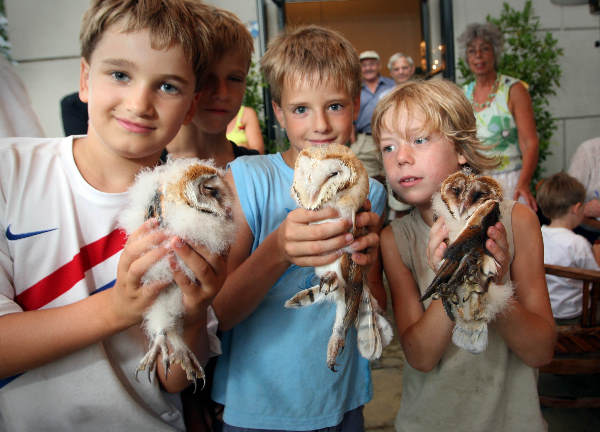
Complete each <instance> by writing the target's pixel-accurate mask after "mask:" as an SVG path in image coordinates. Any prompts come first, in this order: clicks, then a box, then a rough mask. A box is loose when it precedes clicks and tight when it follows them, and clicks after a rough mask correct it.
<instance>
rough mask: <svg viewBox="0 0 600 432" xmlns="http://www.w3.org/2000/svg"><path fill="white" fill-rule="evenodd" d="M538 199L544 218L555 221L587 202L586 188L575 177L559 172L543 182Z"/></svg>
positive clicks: (538, 192) (538, 191)
mask: <svg viewBox="0 0 600 432" xmlns="http://www.w3.org/2000/svg"><path fill="white" fill-rule="evenodd" d="M536 199H537V203H538V205H539V206H540V209H541V210H542V213H543V214H544V216H546V217H547V218H548V219H555V218H558V217H561V216H564V215H566V214H567V212H568V211H569V208H570V207H571V206H573V205H575V204H577V203H583V202H585V187H584V186H583V185H582V184H581V182H580V181H579V180H577V179H576V178H575V177H571V176H570V175H569V174H567V173H566V172H559V173H556V174H554V175H553V176H550V177H548V178H547V179H545V180H542V183H541V185H540V186H539V188H538V190H537V195H536Z"/></svg>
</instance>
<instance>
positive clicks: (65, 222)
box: [0, 0, 226, 431]
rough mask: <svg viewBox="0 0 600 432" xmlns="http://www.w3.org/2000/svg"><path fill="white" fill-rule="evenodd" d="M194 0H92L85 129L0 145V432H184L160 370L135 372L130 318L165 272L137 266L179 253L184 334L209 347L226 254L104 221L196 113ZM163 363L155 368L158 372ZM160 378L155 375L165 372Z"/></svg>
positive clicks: (199, 23) (84, 35)
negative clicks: (147, 279)
mask: <svg viewBox="0 0 600 432" xmlns="http://www.w3.org/2000/svg"><path fill="white" fill-rule="evenodd" d="M205 11H206V8H205V6H203V5H201V4H199V2H197V1H195V0H182V1H175V0H173V1H171V0H147V1H143V2H140V1H136V0H94V1H92V3H91V5H90V8H89V9H88V11H87V12H86V13H85V15H84V17H83V22H82V27H81V34H80V39H81V54H82V59H81V75H80V90H79V94H80V97H81V100H82V101H83V102H87V104H88V110H89V127H88V133H87V135H85V136H83V137H78V138H74V137H72V136H70V137H66V138H42V139H33V138H20V139H17V138H11V139H6V140H3V141H2V142H1V144H0V191H1V193H0V215H1V217H0V225H1V229H2V232H3V235H1V236H0V265H1V271H0V331H1V337H0V378H1V381H0V413H1V414H0V430H7V431H8V430H10V431H31V430H40V429H43V430H45V431H71V430H72V431H109V430H114V431H121V430H123V431H124V430H153V431H155V430H165V431H167V430H168V431H172V430H184V429H185V425H184V423H183V417H182V413H181V408H180V407H181V403H180V400H179V395H178V394H177V395H175V394H168V393H167V392H165V391H164V390H167V391H178V390H180V389H181V388H182V387H183V386H185V385H187V380H186V378H185V373H184V372H183V371H182V370H181V368H180V367H179V366H177V365H173V367H172V368H171V370H170V373H169V377H168V380H167V381H164V380H163V381H162V384H163V386H162V387H161V386H160V385H159V384H158V380H156V379H154V380H152V382H149V381H148V380H147V379H140V380H139V381H138V380H136V379H135V372H136V370H137V365H138V363H139V361H140V359H141V358H142V356H143V354H144V352H145V348H146V347H145V345H146V341H145V337H144V334H143V331H142V330H141V328H140V326H139V324H140V322H141V320H142V314H143V313H144V311H145V310H146V309H147V307H148V306H149V305H151V304H152V302H153V301H154V299H155V298H156V296H157V295H158V293H159V292H160V291H161V289H162V288H164V287H165V286H166V284H164V283H156V284H149V285H142V283H141V281H140V279H141V276H142V275H143V274H144V273H145V272H146V270H147V269H148V268H149V267H150V266H152V265H153V264H154V263H155V262H156V261H158V260H159V259H160V258H162V257H163V256H165V254H177V256H179V257H180V258H181V259H182V260H183V261H184V262H185V263H186V264H187V266H188V267H189V268H190V269H191V270H192V271H193V273H194V274H195V276H196V279H197V283H190V281H189V279H188V278H187V277H186V276H184V275H183V274H182V272H175V275H176V282H177V283H178V284H179V285H180V286H181V289H182V292H183V296H184V303H185V304H186V310H185V323H186V324H185V328H184V338H185V340H186V343H188V344H189V346H190V347H191V348H192V349H193V350H194V352H195V354H196V356H198V358H205V357H206V351H207V349H208V348H207V339H208V336H207V331H206V325H207V306H208V305H209V304H210V302H211V300H212V296H214V292H215V291H216V290H218V289H219V288H220V285H221V284H222V281H223V280H224V276H225V268H226V266H225V259H224V258H223V257H219V256H215V255H211V254H209V253H208V252H207V251H206V250H205V249H203V248H200V247H192V246H190V245H187V244H185V243H182V242H180V241H179V239H177V238H169V237H167V236H166V235H165V234H164V233H162V232H160V231H156V230H154V229H153V228H154V227H156V226H157V221H156V220H155V219H151V220H148V221H147V222H146V223H144V224H143V225H142V226H141V227H140V228H139V229H138V230H137V231H136V232H135V233H134V234H133V235H131V236H130V237H129V239H128V240H127V242H125V238H124V234H123V232H122V231H121V230H120V229H119V228H118V227H117V218H118V215H119V213H120V212H121V210H122V209H123V208H124V206H125V205H126V201H127V194H126V193H125V192H126V191H127V189H128V188H129V186H130V185H131V184H132V183H133V181H134V179H135V176H136V174H137V173H138V172H139V171H140V170H142V169H146V168H151V167H153V166H155V165H157V164H158V163H159V157H160V155H161V153H162V151H163V150H164V148H165V146H166V145H167V144H168V143H169V142H170V141H171V140H172V139H173V137H174V136H175V135H176V134H177V132H178V130H179V128H180V126H181V125H182V124H183V123H184V122H186V121H190V120H191V118H192V115H193V113H194V108H195V102H196V92H197V90H198V88H199V83H200V82H199V81H200V77H201V76H202V75H203V73H204V70H205V69H206V64H207V61H208V57H209V51H208V50H209V46H208V43H207V41H208V38H209V34H210V32H211V29H210V26H209V25H208V22H207V21H206V20H205V19H204V18H203V15H204V13H205ZM163 374H164V371H163ZM163 378H164V377H163Z"/></svg>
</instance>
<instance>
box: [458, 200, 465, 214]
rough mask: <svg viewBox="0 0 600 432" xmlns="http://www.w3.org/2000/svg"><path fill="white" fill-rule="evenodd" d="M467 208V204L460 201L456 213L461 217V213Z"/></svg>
mask: <svg viewBox="0 0 600 432" xmlns="http://www.w3.org/2000/svg"><path fill="white" fill-rule="evenodd" d="M466 210H467V206H466V204H465V203H464V202H462V203H460V207H459V208H458V215H459V216H461V217H462V215H463V214H464V213H465V211H466Z"/></svg>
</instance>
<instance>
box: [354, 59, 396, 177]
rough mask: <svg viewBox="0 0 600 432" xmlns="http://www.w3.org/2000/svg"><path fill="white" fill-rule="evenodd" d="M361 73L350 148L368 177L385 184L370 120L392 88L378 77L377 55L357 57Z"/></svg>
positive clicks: (390, 81)
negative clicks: (358, 99)
mask: <svg viewBox="0 0 600 432" xmlns="http://www.w3.org/2000/svg"><path fill="white" fill-rule="evenodd" d="M359 60H360V68H361V73H362V80H363V82H362V87H361V91H360V110H359V113H358V119H357V120H356V124H355V131H356V139H355V141H354V142H353V143H352V145H351V147H350V148H351V149H352V151H353V152H354V153H355V154H356V156H357V157H358V158H359V159H360V160H361V161H362V163H363V164H364V165H365V168H366V169H367V173H368V174H369V177H373V178H375V179H377V180H379V181H380V182H381V183H383V184H385V173H384V171H383V163H382V161H381V155H380V153H379V149H378V148H377V146H376V145H375V142H374V141H373V137H372V136H371V117H372V116H373V111H374V110H375V106H376V105H377V102H378V101H379V99H381V97H382V96H384V95H385V94H386V93H387V92H388V91H390V90H391V89H393V88H394V86H395V83H394V80H392V79H391V78H387V77H382V76H381V64H380V62H379V54H377V52H375V51H372V50H369V51H363V52H362V53H360V56H359Z"/></svg>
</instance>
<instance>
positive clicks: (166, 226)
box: [120, 159, 235, 381]
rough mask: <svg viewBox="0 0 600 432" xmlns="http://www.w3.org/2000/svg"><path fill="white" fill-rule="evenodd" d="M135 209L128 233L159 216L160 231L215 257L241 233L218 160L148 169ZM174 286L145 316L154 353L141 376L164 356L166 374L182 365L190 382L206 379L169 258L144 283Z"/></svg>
mask: <svg viewBox="0 0 600 432" xmlns="http://www.w3.org/2000/svg"><path fill="white" fill-rule="evenodd" d="M128 195H129V205H128V207H127V208H126V209H125V210H124V211H123V213H122V214H121V217H120V224H121V226H122V227H123V228H124V229H125V231H126V232H127V233H128V234H131V233H132V232H133V231H135V230H136V229H137V228H138V227H139V226H140V225H141V224H142V223H143V222H144V221H145V220H147V219H149V218H152V217H156V218H157V219H158V221H159V227H158V228H157V229H160V230H164V231H166V232H167V233H168V234H170V235H176V236H178V237H180V238H181V239H183V240H184V241H186V242H187V243H189V244H191V245H194V244H201V245H204V246H205V247H206V248H207V249H209V250H210V251H211V252H213V253H224V252H226V250H227V249H228V248H229V245H230V244H231V242H232V241H233V236H234V234H235V228H234V224H233V220H232V217H231V200H232V195H231V191H230V190H229V187H228V186H227V184H226V183H225V182H224V181H223V173H222V171H221V170H219V169H218V168H216V167H215V166H214V164H213V163H212V161H201V160H198V159H171V160H169V161H168V162H167V163H166V164H165V165H161V166H159V167H157V168H155V169H153V170H144V171H142V172H141V173H140V174H138V176H137V177H136V181H135V183H134V185H133V186H132V187H131V188H130V189H129V191H128ZM174 257H175V259H176V261H177V265H178V266H179V268H181V269H182V270H183V271H184V272H185V274H186V275H187V276H188V277H189V278H190V279H191V280H195V276H194V274H193V273H192V271H191V270H190V269H189V268H188V267H187V266H186V265H185V264H184V263H183V261H181V260H180V259H179V258H178V257H177V255H174ZM154 281H161V282H172V283H171V285H170V286H168V287H167V288H165V289H164V290H163V291H162V292H161V294H160V295H159V296H158V297H157V299H156V301H155V302H154V304H153V305H152V306H151V307H150V308H148V310H147V311H146V312H145V314H144V322H143V326H144V329H145V331H146V334H147V336H148V339H149V341H150V348H149V350H148V352H147V353H146V355H145V356H144V358H143V359H142V360H141V362H140V365H139V367H138V371H140V370H145V369H148V374H149V376H151V373H152V372H154V370H155V368H156V361H157V358H158V356H159V354H160V355H162V362H163V366H164V369H165V371H168V369H169V366H170V364H172V363H180V364H181V367H182V368H183V369H184V370H185V372H186V376H187V378H188V380H190V381H195V379H196V378H201V379H204V371H203V369H202V366H201V365H200V363H199V362H198V359H197V358H196V356H195V355H194V353H193V352H192V351H190V349H189V348H188V347H187V346H186V344H185V342H184V341H183V339H182V337H181V334H182V331H183V312H184V311H183V302H182V294H181V291H180V289H179V288H178V287H177V285H176V284H175V282H174V281H173V273H172V270H171V267H170V264H169V257H168V256H166V257H164V258H162V259H161V260H159V261H158V262H157V263H155V264H154V265H153V266H152V267H150V269H148V271H147V272H146V273H145V274H144V276H143V277H142V283H150V282H154Z"/></svg>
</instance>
